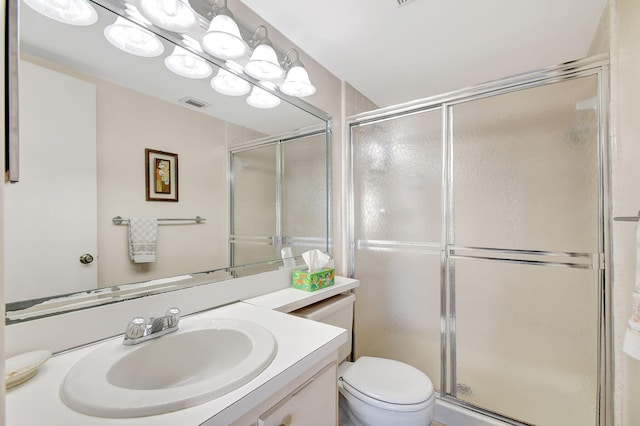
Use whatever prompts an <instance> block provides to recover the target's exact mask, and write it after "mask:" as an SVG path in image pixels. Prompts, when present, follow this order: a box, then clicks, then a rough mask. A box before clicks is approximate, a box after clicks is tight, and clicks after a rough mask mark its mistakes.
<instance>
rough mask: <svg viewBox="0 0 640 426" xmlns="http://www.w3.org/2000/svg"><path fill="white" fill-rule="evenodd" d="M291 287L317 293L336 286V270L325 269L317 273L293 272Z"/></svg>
mask: <svg viewBox="0 0 640 426" xmlns="http://www.w3.org/2000/svg"><path fill="white" fill-rule="evenodd" d="M291 278H292V282H291V286H292V287H293V288H297V289H300V290H304V291H316V290H320V289H321V288H325V287H330V286H332V285H333V284H334V282H335V278H336V270H335V269H333V268H325V269H321V270H319V271H315V272H309V271H293V272H292V273H291Z"/></svg>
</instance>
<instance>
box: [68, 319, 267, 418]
mask: <svg viewBox="0 0 640 426" xmlns="http://www.w3.org/2000/svg"><path fill="white" fill-rule="evenodd" d="M184 323H185V324H186V323H187V321H184ZM180 327H181V329H180V330H178V331H177V332H175V333H171V334H168V335H165V336H161V337H159V338H157V339H153V340H149V341H148V342H144V343H141V344H139V345H134V346H124V345H123V344H122V341H121V340H119V339H118V340H114V341H111V342H107V343H105V344H103V345H102V346H101V347H100V348H98V349H96V350H95V351H93V352H92V353H90V354H89V355H87V356H86V357H84V358H83V359H81V360H80V361H78V362H77V363H76V364H75V365H74V366H73V368H72V369H71V370H70V371H69V373H68V374H67V377H66V378H65V380H64V382H63V383H62V388H61V390H60V394H61V396H62V399H63V401H64V402H65V403H66V404H67V405H68V406H69V407H71V408H72V409H74V410H76V411H79V412H81V413H84V414H89V415H92V416H100V417H139V416H148V415H154V414H161V413H166V412H169V411H175V410H179V409H182V408H186V407H191V406H194V405H198V404H201V403H203V402H206V401H209V400H212V399H214V398H217V397H219V396H221V395H224V394H226V393H228V392H231V391H232V390H234V389H237V388H239V387H240V386H242V385H244V384H246V383H247V382H249V381H251V380H252V379H254V378H255V377H256V376H257V375H258V374H260V373H261V372H262V371H263V370H264V369H265V368H267V366H268V365H269V364H270V363H271V361H273V358H274V357H275V355H276V352H277V344H276V341H275V338H274V337H273V335H272V334H271V333H270V332H269V331H268V330H266V329H265V328H263V327H261V326H259V325H257V324H254V323H251V322H248V321H241V320H231V319H219V320H218V319H213V320H203V321H200V322H189V323H188V324H187V325H183V324H182V323H181V325H180Z"/></svg>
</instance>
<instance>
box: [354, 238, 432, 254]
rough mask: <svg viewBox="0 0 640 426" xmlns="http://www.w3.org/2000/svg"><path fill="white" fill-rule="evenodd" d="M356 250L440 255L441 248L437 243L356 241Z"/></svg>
mask: <svg viewBox="0 0 640 426" xmlns="http://www.w3.org/2000/svg"><path fill="white" fill-rule="evenodd" d="M355 248H356V250H370V251H388V252H396V253H399V252H410V253H434V254H440V253H441V252H442V248H441V246H440V244H437V243H421V242H417V241H386V240H356V246H355Z"/></svg>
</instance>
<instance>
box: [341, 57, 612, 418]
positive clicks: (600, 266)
mask: <svg viewBox="0 0 640 426" xmlns="http://www.w3.org/2000/svg"><path fill="white" fill-rule="evenodd" d="M608 65H609V58H608V56H604V55H601V56H594V57H590V58H584V59H581V60H578V61H572V62H567V63H564V64H561V65H558V66H553V67H548V68H544V69H541V70H537V71H533V72H529V73H524V74H520V75H516V76H513V77H508V78H505V79H501V80H497V81H493V82H489V83H485V84H481V85H478V86H474V87H471V88H467V89H463V90H459V91H455V92H451V93H446V94H443V95H439V96H435V97H431V98H427V99H422V100H418V101H413V102H409V103H406V104H402V105H398V106H393V107H389V108H383V109H380V110H375V111H372V112H368V113H364V114H358V115H355V116H352V117H348V118H347V125H348V126H349V143H348V160H347V168H348V182H347V184H348V209H347V210H348V221H349V224H348V233H349V234H348V241H349V276H350V277H355V272H356V270H355V250H356V239H355V198H354V197H355V176H354V158H353V152H354V149H353V141H354V128H356V127H358V126H361V125H366V124H371V123H376V122H382V121H388V120H394V119H397V118H400V117H405V116H408V115H411V114H415V113H419V112H423V111H427V110H433V109H437V108H441V112H442V147H443V149H442V166H443V167H442V195H441V197H442V212H441V218H442V224H441V225H442V237H441V238H442V240H441V249H440V258H441V259H440V265H441V271H440V311H441V312H440V313H441V315H440V323H441V337H440V338H441V345H440V347H441V354H440V356H441V372H440V377H441V383H440V395H438V397H439V398H440V399H442V400H445V401H447V402H450V403H453V404H455V405H458V406H462V407H464V408H467V409H470V410H472V411H475V412H478V413H480V414H483V415H486V416H489V417H492V418H496V419H498V420H502V421H505V422H507V423H510V424H513V425H526V423H522V422H520V421H518V420H516V419H511V418H507V417H504V416H501V415H499V414H497V413H493V412H490V411H488V410H486V409H483V408H480V407H476V406H474V405H473V404H470V403H467V402H464V401H462V400H460V399H458V398H457V397H456V387H455V385H454V384H455V383H456V312H455V296H454V295H455V268H454V266H453V263H454V262H453V261H454V260H455V258H467V257H466V256H465V252H466V254H467V255H469V253H471V256H472V257H474V258H482V253H480V254H478V253H474V252H473V251H474V250H475V251H480V252H481V251H482V249H478V248H474V247H456V246H455V245H454V244H453V241H454V231H455V229H454V221H453V212H454V204H453V183H454V176H453V161H452V150H453V120H452V111H453V107H454V106H455V105H458V104H461V103H466V102H469V101H473V100H477V99H482V98H487V97H492V96H497V95H502V94H507V93H512V92H517V91H521V90H525V89H530V88H534V87H541V86H545V85H549V84H552V83H558V82H561V81H566V80H571V79H576V78H581V77H586V76H594V75H595V76H596V77H597V82H598V86H597V91H598V93H597V101H598V104H597V106H598V114H599V115H598V173H599V177H598V234H597V235H598V253H551V252H529V251H526V250H501V251H502V252H503V253H502V254H504V255H505V256H507V257H508V256H509V255H527V254H535V255H537V256H540V255H542V256H548V259H549V262H548V263H547V262H534V264H535V263H539V264H544V265H546V266H549V265H551V266H564V267H570V268H583V269H585V268H586V269H597V270H598V272H599V273H598V336H597V339H598V348H597V351H598V354H597V379H598V384H597V395H596V398H597V399H596V400H597V401H598V407H597V408H596V419H594V424H595V425H598V426H605V425H607V426H608V425H612V424H613V409H612V406H613V405H612V394H613V374H612V372H613V356H612V354H613V349H612V348H613V345H612V318H611V294H612V289H611V286H610V283H611V271H610V267H609V265H611V262H610V260H611V258H610V253H611V238H610V232H611V231H610V225H609V224H610V202H609V200H610V178H609V176H610V169H609V152H610V147H609V143H608V139H609V138H608V136H609V109H608V104H609V71H608ZM470 251H471V252H470ZM499 251H500V250H499ZM485 255H488V254H486V253H485ZM558 256H561V257H565V258H566V259H568V260H567V261H565V262H562V261H561V262H560V263H558V262H555V261H553V259H556V258H557V257H558ZM504 261H508V262H518V263H520V262H522V263H526V262H528V261H520V260H509V259H508V258H505V259H504ZM605 266H606V267H605ZM355 339H356V336H354V340H355Z"/></svg>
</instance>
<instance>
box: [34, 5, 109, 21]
mask: <svg viewBox="0 0 640 426" xmlns="http://www.w3.org/2000/svg"><path fill="white" fill-rule="evenodd" d="M24 2H25V3H26V4H27V5H28V6H29V7H30V8H32V9H33V10H35V11H36V12H38V13H40V14H42V15H44V16H46V17H47V18H50V19H53V20H55V21H58V22H62V23H64V24H69V25H92V24H95V23H96V21H97V20H98V14H97V13H96V10H95V9H94V8H93V6H91V5H90V4H89V2H87V1H86V0H24Z"/></svg>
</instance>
